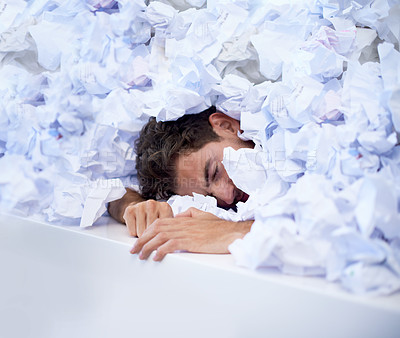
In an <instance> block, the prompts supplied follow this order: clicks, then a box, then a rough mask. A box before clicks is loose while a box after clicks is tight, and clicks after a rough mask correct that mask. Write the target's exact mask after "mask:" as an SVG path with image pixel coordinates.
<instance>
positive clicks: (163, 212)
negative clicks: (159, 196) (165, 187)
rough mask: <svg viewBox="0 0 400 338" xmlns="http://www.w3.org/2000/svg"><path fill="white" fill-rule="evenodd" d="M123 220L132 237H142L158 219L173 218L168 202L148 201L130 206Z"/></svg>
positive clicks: (126, 209)
mask: <svg viewBox="0 0 400 338" xmlns="http://www.w3.org/2000/svg"><path fill="white" fill-rule="evenodd" d="M122 217H123V219H124V221H125V224H126V226H127V228H128V231H129V234H130V235H131V236H138V237H140V236H142V234H143V232H144V231H145V230H146V228H147V227H148V226H149V225H150V224H152V223H153V222H154V221H155V220H156V219H160V218H166V217H173V212H172V208H171V206H170V205H169V204H168V203H166V202H157V201H155V200H147V201H144V202H139V203H132V204H129V205H128V206H127V207H126V208H125V212H124V214H123V216H122Z"/></svg>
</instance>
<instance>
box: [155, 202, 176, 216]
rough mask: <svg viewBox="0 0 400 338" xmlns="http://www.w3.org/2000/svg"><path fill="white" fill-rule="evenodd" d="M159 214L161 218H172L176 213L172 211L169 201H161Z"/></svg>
mask: <svg viewBox="0 0 400 338" xmlns="http://www.w3.org/2000/svg"><path fill="white" fill-rule="evenodd" d="M159 209H160V210H159V216H158V217H160V218H170V217H174V213H173V211H172V208H171V206H170V205H169V204H168V203H167V202H161V203H160V208H159Z"/></svg>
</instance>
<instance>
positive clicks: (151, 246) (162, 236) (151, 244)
mask: <svg viewBox="0 0 400 338" xmlns="http://www.w3.org/2000/svg"><path fill="white" fill-rule="evenodd" d="M169 235H170V234H168V233H166V232H161V233H159V234H157V236H155V237H154V238H153V239H151V240H150V241H148V242H147V243H146V244H145V245H144V246H143V247H142V250H141V251H140V254H139V258H140V259H147V258H149V256H150V255H151V253H152V252H153V251H154V250H156V249H157V248H158V247H160V246H161V245H163V244H164V243H165V242H167V241H168V240H169V239H170V238H169Z"/></svg>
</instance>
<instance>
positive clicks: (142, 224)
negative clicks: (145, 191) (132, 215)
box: [136, 208, 146, 237]
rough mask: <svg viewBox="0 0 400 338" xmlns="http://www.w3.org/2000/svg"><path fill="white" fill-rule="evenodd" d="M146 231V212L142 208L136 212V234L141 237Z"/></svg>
mask: <svg viewBox="0 0 400 338" xmlns="http://www.w3.org/2000/svg"><path fill="white" fill-rule="evenodd" d="M145 230H146V210H145V209H144V208H140V209H138V210H136V232H137V236H138V237H141V236H142V235H143V232H144V231H145Z"/></svg>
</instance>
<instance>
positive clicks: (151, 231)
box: [131, 223, 159, 254]
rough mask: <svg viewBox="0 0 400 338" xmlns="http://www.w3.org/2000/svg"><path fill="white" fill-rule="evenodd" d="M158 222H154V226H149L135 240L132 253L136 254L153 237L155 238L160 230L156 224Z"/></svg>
mask: <svg viewBox="0 0 400 338" xmlns="http://www.w3.org/2000/svg"><path fill="white" fill-rule="evenodd" d="M155 224H156V223H153V226H150V227H149V228H147V229H146V230H145V231H144V232H143V234H142V236H141V237H139V239H138V240H137V241H136V242H135V244H134V245H133V248H132V249H131V253H132V254H135V253H138V252H140V251H141V250H142V247H143V246H144V245H145V244H146V243H147V242H148V241H150V240H151V239H153V238H154V237H155V236H156V235H157V234H158V232H159V227H156V226H155Z"/></svg>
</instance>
